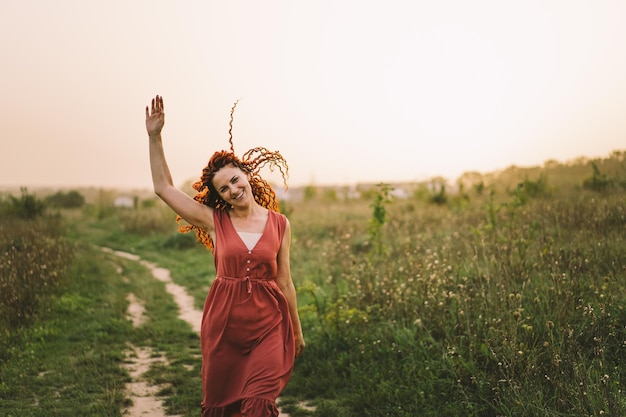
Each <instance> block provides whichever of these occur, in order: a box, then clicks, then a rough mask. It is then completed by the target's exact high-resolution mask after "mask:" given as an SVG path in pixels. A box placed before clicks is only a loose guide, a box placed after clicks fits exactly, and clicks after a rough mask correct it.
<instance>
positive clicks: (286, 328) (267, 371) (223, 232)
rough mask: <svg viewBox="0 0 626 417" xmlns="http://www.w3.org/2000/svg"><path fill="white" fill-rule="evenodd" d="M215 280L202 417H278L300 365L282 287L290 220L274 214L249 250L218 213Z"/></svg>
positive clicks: (204, 335) (207, 319)
mask: <svg viewBox="0 0 626 417" xmlns="http://www.w3.org/2000/svg"><path fill="white" fill-rule="evenodd" d="M213 219H214V221H215V240H216V241H215V242H214V243H215V247H214V250H213V257H214V261H215V270H216V278H215V281H213V283H212V284H211V289H210V290H209V294H208V295H207V299H206V302H205V305H204V314H203V316H202V328H201V331H200V339H201V346H202V393H203V400H202V417H223V416H224V415H227V414H226V413H227V410H229V411H230V410H232V409H238V408H239V406H240V407H241V414H242V415H243V416H250V417H265V416H278V410H277V408H276V398H277V397H278V395H279V394H280V392H281V391H282V389H283V388H284V387H285V385H287V381H288V380H289V378H290V377H291V371H292V368H293V364H294V358H295V345H294V338H293V328H292V324H291V318H290V315H289V307H288V304H287V299H286V298H285V296H284V295H283V293H282V292H281V290H280V289H279V288H278V285H277V284H276V275H277V271H278V264H277V255H278V251H279V250H280V246H281V243H282V240H283V235H284V233H285V227H286V224H287V220H286V218H285V216H283V215H282V214H279V213H276V212H274V211H271V210H270V211H269V214H268V219H267V224H266V226H265V230H264V232H263V234H262V236H261V238H260V239H259V241H258V242H257V244H256V246H255V247H254V248H253V249H252V250H248V248H247V247H246V245H245V244H244V242H243V241H242V240H241V238H240V237H239V235H238V234H237V231H236V230H235V228H234V226H233V224H232V222H231V220H230V216H229V215H228V213H227V212H224V211H222V210H213Z"/></svg>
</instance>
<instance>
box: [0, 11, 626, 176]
mask: <svg viewBox="0 0 626 417" xmlns="http://www.w3.org/2000/svg"><path fill="white" fill-rule="evenodd" d="M625 19H626V2H625V1H622V0H613V1H610V0H604V1H603V0H595V1H592V0H589V1H579V0H553V1H550V0H541V1H539V0H525V1H500V0H475V1H465V0H442V1H431V0H428V1H418V0H408V1H398V0H384V1H383V0H381V1H370V0H316V1H294V0H281V1H278V0H267V1H254V0H248V1H237V0H234V1H211V0H203V1H185V0H178V1H173V0H172V1H164V0H151V1H144V0H136V1H127V0H107V1H89V0H56V1H48V0H0V60H1V63H2V65H1V67H0V68H1V72H0V128H1V129H2V132H1V135H0V186H2V185H5V186H27V187H37V186H46V187H83V186H95V187H107V188H108V187H111V188H150V187H151V177H150V165H149V159H148V140H147V134H146V130H145V123H144V122H145V110H144V109H145V106H146V105H147V104H149V102H150V99H151V98H152V97H154V96H155V95H156V94H159V95H162V96H163V97H164V101H165V112H166V122H165V128H164V130H163V141H164V148H165V153H166V157H167V160H168V163H169V166H170V170H171V172H172V175H173V177H174V182H175V183H176V184H177V185H181V184H183V183H184V182H186V181H189V180H195V179H197V178H198V177H199V175H200V173H201V171H202V168H203V167H204V166H205V165H206V162H207V161H208V159H209V157H210V156H211V154H212V153H213V152H214V151H216V150H221V149H228V147H229V144H228V129H229V121H230V111H231V107H232V106H233V103H234V102H235V101H236V100H239V104H238V105H237V109H236V110H235V114H234V127H233V136H234V143H235V152H236V153H238V154H239V155H241V154H243V153H244V152H245V151H246V150H248V149H250V148H253V147H256V146H263V147H266V148H268V149H270V150H278V151H280V153H281V154H282V155H283V156H284V157H285V159H286V160H287V162H288V164H289V174H290V178H289V185H290V186H300V185H330V184H336V185H346V184H356V183H361V182H381V181H384V182H396V181H421V180H425V179H428V178H430V177H434V176H443V177H446V178H449V179H451V180H454V179H455V178H456V177H457V176H459V175H461V174H462V173H463V172H467V171H479V172H491V171H494V170H499V169H504V168H507V167H508V166H511V165H517V166H533V165H541V164H543V162H545V161H547V160H550V159H555V160H557V161H561V162H566V161H568V160H572V159H575V158H577V157H581V156H585V157H591V158H593V157H604V156H608V155H609V154H610V153H611V152H612V151H614V150H624V149H626V117H624V114H623V113H624V111H625V110H626V77H625V76H624V74H626V25H625V24H624V20H625ZM266 176H267V178H268V179H270V181H274V179H275V178H277V177H276V173H274V174H271V173H269V172H267V173H266Z"/></svg>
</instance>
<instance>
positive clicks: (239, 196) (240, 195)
mask: <svg viewBox="0 0 626 417" xmlns="http://www.w3.org/2000/svg"><path fill="white" fill-rule="evenodd" d="M241 197H243V191H242V192H240V193H239V194H237V195H236V196H234V197H233V200H240V199H241Z"/></svg>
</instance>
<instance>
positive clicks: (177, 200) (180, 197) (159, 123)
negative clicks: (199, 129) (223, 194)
mask: <svg viewBox="0 0 626 417" xmlns="http://www.w3.org/2000/svg"><path fill="white" fill-rule="evenodd" d="M164 125H165V111H164V106H163V97H160V96H156V97H155V98H153V99H152V105H151V108H148V106H146V130H147V132H148V137H149V143H150V169H151V171H152V184H153V186H154V192H155V193H156V194H157V195H158V196H159V197H160V198H161V200H163V201H164V202H165V203H166V204H167V205H168V206H170V207H171V208H172V210H174V211H175V212H176V213H177V214H179V215H180V216H181V217H182V218H183V219H185V221H187V222H188V223H190V224H193V225H194V226H197V227H200V228H203V229H206V230H209V231H211V230H213V213H212V211H211V210H212V209H211V208H210V207H207V206H205V205H204V204H200V203H198V202H197V201H196V200H194V199H193V198H191V197H190V196H188V195H187V194H185V193H184V192H182V191H181V190H179V189H178V188H176V187H175V186H174V183H173V181H172V175H171V174H170V170H169V167H168V165H167V161H166V160H165V152H164V151H163V142H162V139H161V130H162V129H163V126H164Z"/></svg>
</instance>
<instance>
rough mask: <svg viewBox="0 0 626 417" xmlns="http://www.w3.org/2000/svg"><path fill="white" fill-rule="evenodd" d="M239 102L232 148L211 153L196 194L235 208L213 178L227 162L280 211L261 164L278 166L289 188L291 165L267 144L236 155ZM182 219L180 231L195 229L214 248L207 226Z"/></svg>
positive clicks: (260, 201) (217, 204)
mask: <svg viewBox="0 0 626 417" xmlns="http://www.w3.org/2000/svg"><path fill="white" fill-rule="evenodd" d="M237 103H238V102H235V104H234V105H233V108H232V109H231V111H230V129H229V130H228V133H229V136H230V137H229V140H228V141H229V142H230V151H225V150H222V151H217V152H215V153H214V154H213V156H211V158H210V159H209V162H208V163H207V166H206V167H205V168H204V169H203V170H202V175H201V176H200V179H199V180H198V181H196V182H195V183H194V184H193V185H192V186H193V189H194V190H196V191H197V193H196V195H195V196H194V197H193V198H194V200H196V201H197V202H199V203H202V204H204V205H206V206H209V207H212V208H213V209H215V210H225V211H227V210H230V209H231V208H232V207H231V205H230V204H228V203H227V202H226V201H224V200H223V199H222V198H221V197H220V195H219V193H218V192H217V190H216V189H215V186H214V185H213V178H214V177H215V173H217V171H219V170H220V169H222V168H224V167H225V166H227V165H232V166H235V167H237V168H239V169H241V170H242V171H243V172H244V173H246V174H247V175H248V178H249V182H250V186H251V188H252V194H253V195H254V200H255V201H256V202H257V203H258V204H259V205H260V206H262V207H265V208H267V209H269V210H273V211H276V212H280V208H279V204H278V199H277V198H276V193H275V192H274V190H273V189H272V187H271V185H270V184H269V183H268V182H267V181H265V180H264V179H263V178H262V177H261V175H260V174H259V172H260V170H261V168H263V167H265V166H266V165H269V168H270V170H272V171H273V170H274V169H278V170H279V171H280V173H281V176H282V177H283V183H284V185H285V188H287V178H288V172H289V166H288V165H287V161H286V160H285V159H284V158H283V156H282V155H281V154H280V152H278V151H275V152H272V151H269V150H267V149H266V148H263V147H256V148H253V149H250V150H249V151H247V152H245V153H244V154H243V156H242V157H241V158H239V157H237V156H236V155H235V150H234V146H233V135H232V127H233V114H234V111H235V108H236V107H237ZM181 219H182V218H181V217H180V216H177V217H176V222H177V223H178V224H179V227H178V230H179V232H181V233H186V232H190V231H191V230H194V231H195V232H196V237H197V238H198V240H199V241H200V242H202V244H203V245H204V246H206V247H207V248H208V249H211V250H212V249H213V240H212V239H211V236H210V235H209V234H208V233H207V232H206V230H204V229H201V228H198V227H196V226H194V225H182V224H180V221H181Z"/></svg>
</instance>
